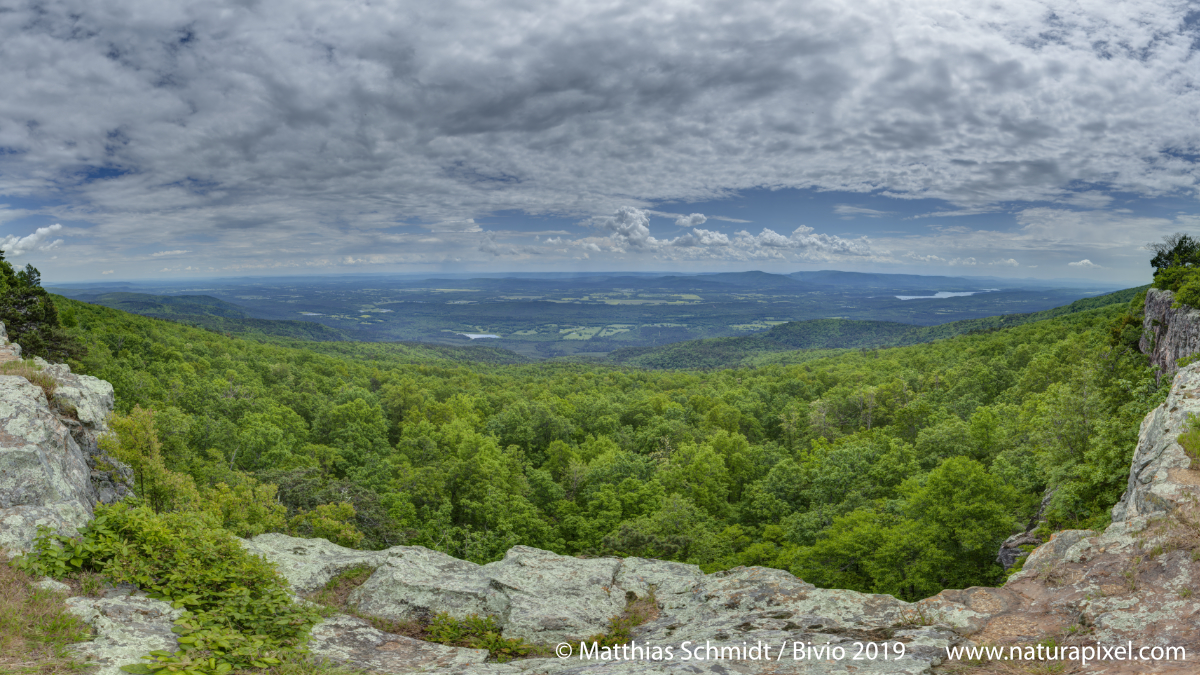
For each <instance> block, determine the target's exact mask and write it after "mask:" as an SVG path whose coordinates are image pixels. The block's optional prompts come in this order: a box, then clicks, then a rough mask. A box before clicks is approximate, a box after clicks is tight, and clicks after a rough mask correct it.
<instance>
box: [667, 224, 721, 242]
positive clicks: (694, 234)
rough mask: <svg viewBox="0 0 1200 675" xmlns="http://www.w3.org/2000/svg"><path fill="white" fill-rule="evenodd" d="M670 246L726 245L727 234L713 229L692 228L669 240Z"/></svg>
mask: <svg viewBox="0 0 1200 675" xmlns="http://www.w3.org/2000/svg"><path fill="white" fill-rule="evenodd" d="M671 245H672V246H728V245H729V236H728V235H726V234H724V233H722V232H716V231H713V230H702V229H700V228H698V227H697V228H695V229H693V230H692V231H691V232H690V233H689V234H685V235H681V236H679V237H676V238H675V239H674V240H673V241H671Z"/></svg>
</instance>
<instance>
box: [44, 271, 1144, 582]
mask: <svg viewBox="0 0 1200 675" xmlns="http://www.w3.org/2000/svg"><path fill="white" fill-rule="evenodd" d="M1142 297H1144V294H1143V295H1140V296H1139V297H1138V298H1135V299H1134V300H1133V302H1132V303H1130V304H1128V305H1116V306H1108V307H1100V308H1098V309H1093V310H1088V311H1083V312H1078V313H1074V314H1070V315H1066V316H1062V317H1059V318H1054V319H1050V320H1045V321H1040V322H1036V323H1030V324H1026V325H1022V326H1018V327H1015V328H1009V329H1005V330H999V331H995V332H989V333H983V334H975V335H963V336H959V337H955V338H952V339H946V340H942V341H938V342H933V343H929V344H920V345H914V346H907V347H898V348H891V349H877V350H847V351H841V352H836V351H835V352H822V353H820V354H813V356H814V358H813V359H812V360H809V361H807V362H804V363H799V364H794V365H766V366H762V367H757V368H742V369H728V370H714V371H645V370H637V369H633V368H628V367H619V366H605V365H590V364H581V363H541V364H535V365H520V364H518V365H505V364H495V363H472V362H462V361H458V362H455V361H451V360H450V359H449V358H448V355H447V354H446V353H445V350H441V351H435V350H427V349H424V348H422V347H420V346H415V345H375V344H369V343H321V344H320V348H321V350H322V352H325V353H319V352H317V351H314V350H313V349H310V348H306V347H305V346H304V345H303V343H293V344H292V346H287V345H282V344H278V343H269V342H256V341H252V340H249V339H242V338H234V337H228V336H223V335H220V334H217V333H213V332H209V331H205V330H201V329H197V328H191V327H188V326H183V325H179V324H174V323H170V322H167V321H161V320H156V319H148V318H145V317H140V316H136V315H132V314H127V313H124V312H120V311H117V310H113V309H108V308H105V307H99V306H93V305H88V304H84V303H80V302H76V301H71V300H67V299H65V298H59V297H56V298H55V301H56V302H57V303H58V305H59V310H60V312H61V313H62V315H63V316H64V323H66V324H68V325H69V328H68V329H67V331H68V333H69V334H70V335H71V336H72V337H74V338H76V339H77V340H79V341H80V342H82V343H83V344H84V345H85V346H86V354H84V355H83V356H82V357H80V360H79V361H77V362H76V363H75V365H76V367H77V368H79V369H81V370H83V371H84V372H87V373H89V374H92V375H95V376H97V377H100V378H103V379H106V380H108V381H110V382H112V384H113V386H114V388H115V389H116V394H117V396H116V398H117V408H118V412H119V413H121V414H124V415H128V417H127V418H124V422H122V424H123V425H124V426H121V427H120V428H122V429H136V428H139V427H138V424H140V423H141V422H139V420H143V421H144V420H148V419H150V418H149V415H147V413H146V411H148V410H153V416H152V419H153V431H154V432H155V433H156V435H157V441H156V442H157V443H158V445H156V446H155V449H154V452H155V453H157V455H156V456H161V463H162V464H163V466H165V469H166V470H167V471H169V472H175V474H178V476H186V477H188V478H187V480H189V481H193V482H194V483H195V485H196V486H197V487H198V488H199V489H200V490H201V491H203V492H205V493H206V494H208V495H209V497H208V498H209V499H211V500H215V502H219V503H220V504H222V505H223V506H222V507H221V512H222V513H224V514H225V517H226V518H227V522H226V525H227V526H228V527H230V528H231V529H232V530H234V531H238V532H241V533H242V534H243V536H245V535H248V534H254V533H256V532H260V531H263V530H264V529H281V528H282V526H283V522H284V521H283V520H282V519H274V520H272V519H271V518H268V517H267V516H263V517H262V519H261V520H260V521H259V522H257V524H256V523H255V522H249V521H248V520H247V519H251V520H253V519H254V518H256V517H257V516H254V515H253V514H254V513H256V511H255V510H254V508H251V507H252V506H253V504H250V505H249V506H247V505H242V506H239V507H237V508H233V507H231V505H232V504H235V502H237V500H239V499H241V500H249V502H253V501H254V500H259V501H260V502H261V501H263V500H264V499H265V500H269V501H271V502H272V503H273V501H274V499H275V494H276V493H275V488H271V487H270V486H271V485H274V486H277V490H278V492H277V494H278V499H279V500H281V501H282V503H283V504H284V505H285V506H286V507H287V509H288V516H289V517H291V518H292V520H293V522H292V525H293V530H294V526H295V523H296V522H298V521H299V522H301V524H304V523H307V524H308V526H307V529H303V530H302V531H304V532H310V533H322V532H328V531H333V532H337V533H339V534H337V536H333V535H330V536H331V538H334V539H338V540H341V541H343V542H345V543H354V542H361V543H359V545H360V546H363V547H375V548H379V547H385V546H391V545H396V544H419V545H423V546H428V547H430V548H434V549H437V550H441V551H445V552H447V553H449V554H451V555H454V556H458V557H461V558H465V559H469V560H474V561H478V562H484V561H490V560H495V559H498V558H499V557H501V556H502V555H503V554H504V552H505V551H506V550H507V549H508V548H510V547H511V546H513V545H516V544H526V545H530V546H536V547H540V548H544V549H549V550H552V551H557V552H559V553H564V554H586V555H597V554H618V555H639V556H646V557H657V558H665V559H671V560H680V561H687V562H692V563H696V564H699V565H701V566H702V567H703V568H704V569H706V570H710V571H711V570H716V569H723V568H728V567H732V566H736V565H766V566H771V567H777V568H781V569H786V570H790V571H791V572H793V573H795V574H797V575H798V576H800V577H802V578H804V579H805V580H807V581H810V582H812V583H815V584H818V585H820V586H826V587H840V588H851V589H857V590H863V591H875V592H883V593H891V594H894V595H897V596H899V597H903V598H907V599H916V598H920V597H925V596H928V595H931V594H933V593H936V592H937V591H939V590H941V589H943V588H961V587H966V586H970V585H975V584H992V583H995V582H997V581H998V580H1000V579H1001V578H1002V574H1003V572H1002V570H1001V568H1000V567H999V566H998V565H997V564H996V563H995V561H994V560H995V556H996V549H997V546H998V545H999V543H1000V542H1001V541H1003V539H1005V538H1006V537H1007V536H1009V535H1010V534H1011V533H1013V532H1014V531H1016V530H1018V529H1023V528H1024V527H1025V525H1026V523H1028V521H1030V519H1031V518H1032V517H1033V516H1034V514H1035V511H1036V510H1037V507H1038V505H1039V503H1040V502H1041V499H1042V495H1043V493H1044V492H1045V491H1046V490H1047V489H1048V488H1053V489H1054V492H1053V498H1052V500H1051V505H1050V508H1049V512H1048V513H1047V514H1046V515H1047V518H1048V519H1049V524H1050V527H1053V528H1061V527H1066V526H1072V527H1075V526H1081V527H1085V526H1098V525H1100V524H1103V523H1104V522H1106V521H1107V519H1108V511H1109V509H1110V507H1111V506H1112V505H1113V503H1115V501H1116V500H1117V499H1118V498H1119V496H1120V494H1121V491H1122V490H1123V488H1124V484H1125V479H1126V476H1127V475H1128V469H1129V460H1130V457H1131V455H1132V451H1133V448H1134V444H1135V442H1136V433H1137V428H1138V423H1139V422H1140V420H1141V418H1142V417H1143V416H1144V415H1145V413H1146V412H1147V411H1149V410H1150V409H1151V408H1152V407H1153V406H1154V405H1156V404H1157V403H1158V402H1159V401H1160V400H1161V399H1162V397H1163V395H1164V392H1163V390H1162V389H1160V388H1159V387H1158V386H1157V385H1156V380H1155V378H1154V376H1153V373H1152V371H1151V370H1150V369H1149V368H1148V367H1147V363H1146V359H1145V357H1143V356H1142V355H1141V354H1140V353H1138V352H1137V351H1136V350H1133V349H1130V348H1129V346H1128V345H1127V344H1123V343H1122V342H1121V341H1120V340H1114V339H1113V338H1111V337H1110V336H1111V335H1112V334H1113V333H1112V327H1113V326H1114V325H1115V324H1118V323H1120V322H1121V321H1125V322H1126V323H1129V322H1130V321H1131V319H1130V317H1129V316H1128V315H1129V314H1130V313H1132V314H1134V315H1136V314H1138V313H1139V312H1140V304H1141V298H1142ZM1122 317H1124V318H1122ZM312 346H313V347H316V345H315V344H314V345H312ZM822 354H829V355H822ZM142 430H143V431H145V429H144V428H143V429H142ZM129 433H130V434H132V433H133V432H129ZM139 433H140V432H139ZM130 438H132V436H130ZM126 441H127V439H126V438H122V442H123V443H125V442H126ZM128 443H130V444H134V445H136V444H138V443H142V445H143V446H145V447H149V445H146V444H145V443H143V441H135V440H129V441H128ZM139 447H141V446H139ZM156 461H157V460H156ZM164 503H166V502H164ZM350 507H352V508H350ZM164 508H169V507H164ZM271 508H272V505H271V504H267V506H265V507H264V509H265V510H264V511H263V512H264V513H267V512H270V511H271ZM260 510H263V509H260ZM247 514H249V515H247ZM339 518H340V519H341V520H342V522H341V524H340V525H337V524H336V523H335V524H334V525H330V523H331V522H333V521H338V519H339ZM238 519H241V520H238ZM335 525H336V526H335ZM338 527H341V529H338ZM323 528H324V529H323ZM331 528H332V529H331ZM348 530H349V531H350V532H348ZM343 535H344V536H343Z"/></svg>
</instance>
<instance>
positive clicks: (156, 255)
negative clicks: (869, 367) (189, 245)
mask: <svg viewBox="0 0 1200 675" xmlns="http://www.w3.org/2000/svg"><path fill="white" fill-rule="evenodd" d="M184 253H191V251H188V250H184V249H176V250H174V251H158V252H157V253H151V254H150V257H151V258H161V257H163V256H167V255H183V254H184Z"/></svg>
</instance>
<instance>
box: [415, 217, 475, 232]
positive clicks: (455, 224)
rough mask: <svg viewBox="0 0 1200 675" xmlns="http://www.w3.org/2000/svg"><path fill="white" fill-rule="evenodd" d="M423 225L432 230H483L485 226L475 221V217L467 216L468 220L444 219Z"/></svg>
mask: <svg viewBox="0 0 1200 675" xmlns="http://www.w3.org/2000/svg"><path fill="white" fill-rule="evenodd" d="M422 227H424V228H425V229H427V230H429V231H431V232H483V228H482V227H480V226H479V224H478V223H476V222H475V219H474V218H467V219H466V220H443V221H442V222H440V223H433V224H432V225H422Z"/></svg>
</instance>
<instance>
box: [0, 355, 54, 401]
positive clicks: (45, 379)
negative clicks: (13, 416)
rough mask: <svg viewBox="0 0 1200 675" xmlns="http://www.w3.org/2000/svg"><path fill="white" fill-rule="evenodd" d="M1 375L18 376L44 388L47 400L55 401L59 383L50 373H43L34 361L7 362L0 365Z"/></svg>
mask: <svg viewBox="0 0 1200 675" xmlns="http://www.w3.org/2000/svg"><path fill="white" fill-rule="evenodd" d="M0 375H17V376H19V377H23V378H25V379H26V380H29V381H30V382H32V383H33V384H36V385H37V386H39V387H41V388H42V391H43V392H45V393H46V400H47V401H53V400H54V390H55V388H56V387H57V386H58V381H57V380H55V379H54V378H53V377H51V376H50V373H46V372H42V369H41V367H40V366H37V365H35V364H34V363H33V361H25V360H20V361H5V362H4V363H0Z"/></svg>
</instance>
